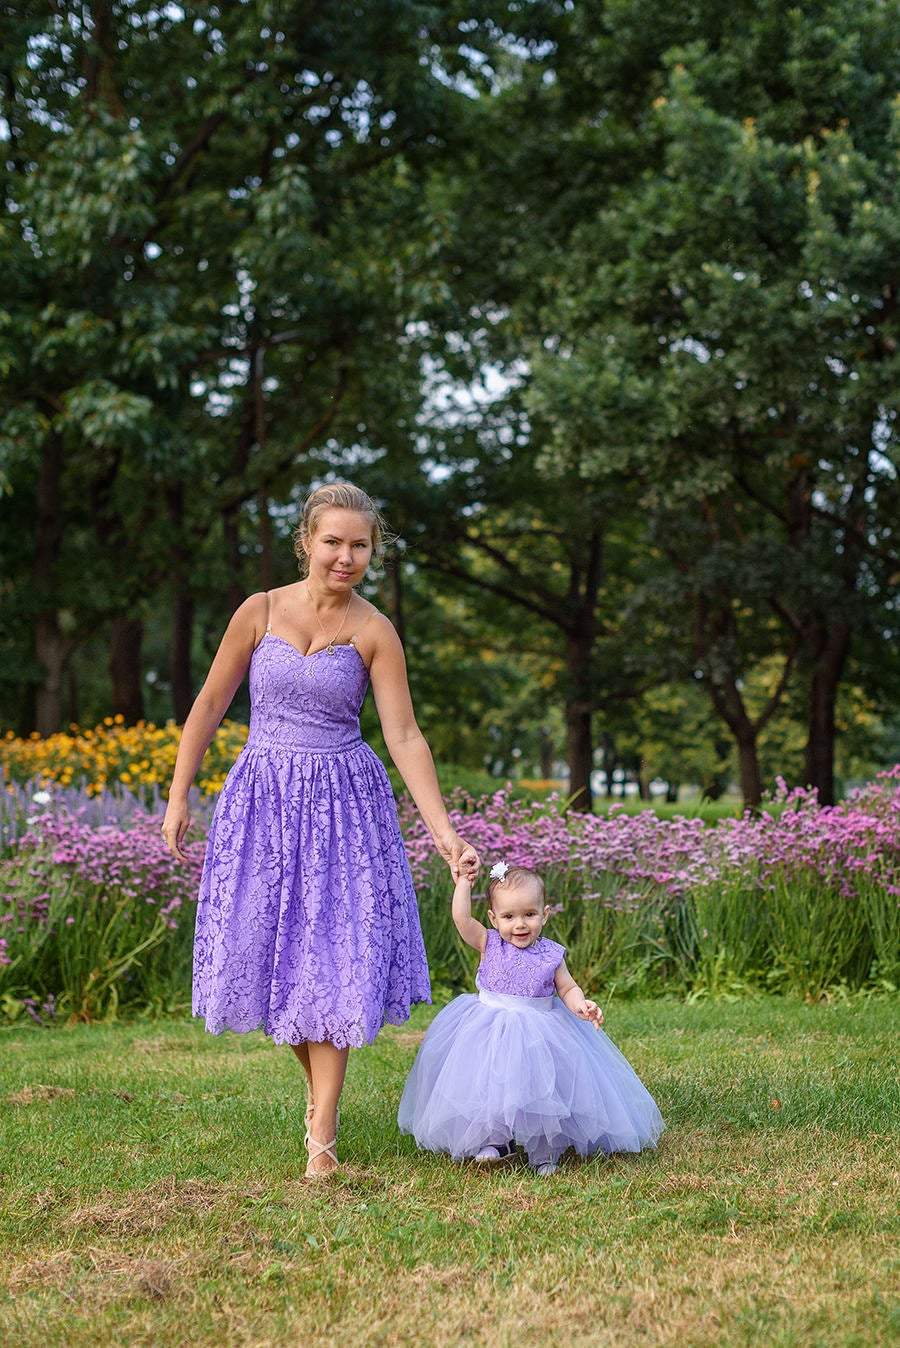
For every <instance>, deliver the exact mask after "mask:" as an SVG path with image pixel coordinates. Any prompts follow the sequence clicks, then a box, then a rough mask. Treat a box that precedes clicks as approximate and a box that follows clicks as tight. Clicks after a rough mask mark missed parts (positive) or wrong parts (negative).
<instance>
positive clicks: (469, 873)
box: [458, 855, 481, 882]
mask: <svg viewBox="0 0 900 1348" xmlns="http://www.w3.org/2000/svg"><path fill="white" fill-rule="evenodd" d="M458 864H459V874H460V878H461V879H463V880H468V881H470V882H471V881H472V880H474V879H475V877H476V875H477V874H478V872H479V871H480V870H481V862H480V861H479V860H478V857H477V856H475V855H470V856H466V855H464V856H462V857H460V859H459V863H458Z"/></svg>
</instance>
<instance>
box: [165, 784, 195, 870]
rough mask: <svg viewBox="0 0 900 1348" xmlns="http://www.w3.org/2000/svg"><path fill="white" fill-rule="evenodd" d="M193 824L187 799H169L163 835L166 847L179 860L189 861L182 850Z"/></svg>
mask: <svg viewBox="0 0 900 1348" xmlns="http://www.w3.org/2000/svg"><path fill="white" fill-rule="evenodd" d="M190 826H191V815H190V811H189V810H188V805H187V801H186V800H171V799H170V800H169V803H168V805H167V806H166V815H165V818H164V819H163V822H162V835H163V838H164V839H165V843H166V847H168V849H169V851H170V852H171V853H172V856H173V857H177V858H178V860H179V861H187V856H186V855H185V853H184V852H183V851H182V846H181V845H182V843H183V841H184V835H185V834H186V833H187V831H188V829H189V828H190Z"/></svg>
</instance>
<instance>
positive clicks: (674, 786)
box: [666, 782, 681, 805]
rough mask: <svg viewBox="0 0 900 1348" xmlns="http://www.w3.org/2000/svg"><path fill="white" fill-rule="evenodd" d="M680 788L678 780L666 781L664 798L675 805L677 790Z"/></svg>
mask: <svg viewBox="0 0 900 1348" xmlns="http://www.w3.org/2000/svg"><path fill="white" fill-rule="evenodd" d="M680 789H681V783H680V782H666V800H667V801H668V803H669V804H670V805H675V804H676V803H677V801H678V792H679V790H680Z"/></svg>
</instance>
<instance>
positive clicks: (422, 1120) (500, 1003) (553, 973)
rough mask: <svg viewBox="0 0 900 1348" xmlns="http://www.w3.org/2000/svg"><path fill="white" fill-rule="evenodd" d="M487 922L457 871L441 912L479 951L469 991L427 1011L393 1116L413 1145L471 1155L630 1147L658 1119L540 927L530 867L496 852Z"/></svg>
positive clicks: (550, 1167)
mask: <svg viewBox="0 0 900 1348" xmlns="http://www.w3.org/2000/svg"><path fill="white" fill-rule="evenodd" d="M490 876H491V879H490V885H489V888H488V917H489V919H490V923H491V928H490V930H488V929H487V928H486V927H484V926H483V925H482V924H481V923H480V922H478V921H477V920H476V919H475V918H474V917H473V916H472V882H471V879H470V878H469V877H468V876H460V879H459V880H458V881H457V884H456V888H455V889H454V892H453V921H454V922H455V924H456V929H457V931H458V932H459V934H460V936H461V937H462V939H463V940H464V941H465V942H466V944H467V945H470V946H472V947H473V949H475V950H477V951H478V952H479V954H480V955H481V963H480V964H479V966H478V973H477V975H476V978H475V983H476V987H477V988H478V993H477V995H476V994H473V993H465V994H464V995H463V996H461V997H457V998H455V1000H454V1001H452V1002H451V1003H450V1004H449V1005H448V1006H445V1007H444V1009H443V1010H442V1011H440V1012H439V1013H438V1015H437V1016H435V1018H434V1020H433V1021H432V1023H431V1026H430V1028H429V1030H428V1032H427V1034H426V1035H425V1038H424V1040H423V1042H422V1045H421V1047H420V1049H419V1052H418V1055H417V1057H416V1061H415V1063H414V1064H413V1068H412V1071H411V1072H410V1074H409V1077H408V1078H407V1082H406V1086H405V1088H404V1091H403V1097H402V1099H401V1101H400V1110H399V1115H398V1122H399V1125H400V1128H401V1130H402V1131H403V1132H405V1133H411V1134H412V1135H413V1136H414V1137H415V1139H416V1142H417V1143H418V1144H419V1146H420V1147H424V1148H425V1149H426V1150H428V1151H446V1152H449V1153H450V1155H451V1156H452V1157H454V1158H455V1159H456V1160H462V1159H463V1158H471V1159H474V1160H476V1161H479V1162H481V1163H483V1164H495V1163H497V1162H499V1161H505V1160H508V1159H510V1158H511V1157H512V1156H513V1155H514V1154H515V1149H516V1146H517V1145H518V1146H520V1147H522V1148H524V1150H525V1153H526V1155H527V1157H528V1161H529V1164H530V1165H531V1166H532V1167H533V1168H534V1169H535V1170H536V1171H537V1172H538V1173H539V1174H541V1175H552V1174H553V1172H554V1171H555V1170H556V1166H557V1162H558V1161H559V1158H560V1157H561V1156H562V1154H563V1152H564V1151H566V1150H567V1148H569V1147H574V1149H575V1151H576V1152H578V1154H579V1155H580V1156H592V1155H593V1154H594V1153H596V1152H598V1151H603V1152H613V1151H640V1150H641V1149H642V1148H643V1147H651V1146H655V1144H656V1142H657V1139H658V1138H659V1135H660V1133H661V1132H662V1130H663V1121H662V1118H661V1117H660V1113H659V1110H658V1109H657V1107H656V1104H655V1102H654V1100H653V1097H652V1096H651V1095H650V1094H649V1092H648V1091H647V1090H646V1089H645V1087H644V1086H643V1085H642V1084H641V1082H640V1081H639V1080H638V1077H637V1076H636V1075H635V1072H634V1071H633V1069H632V1067H631V1066H630V1064H629V1063H628V1061H627V1059H626V1058H625V1057H624V1056H623V1055H622V1054H621V1053H620V1052H619V1050H618V1049H617V1048H616V1047H615V1045H614V1044H613V1043H612V1042H611V1040H609V1039H608V1038H607V1037H606V1035H605V1034H604V1033H603V1031H602V1030H601V1028H600V1027H601V1025H602V1023H603V1013H602V1011H601V1010H600V1008H599V1007H598V1006H597V1005H596V1003H595V1002H592V1001H590V1000H589V999H588V998H586V997H585V995H584V993H583V992H582V990H581V988H580V987H579V986H578V984H577V983H576V982H575V980H574V978H573V977H572V975H571V974H570V973H569V971H568V969H567V968H566V964H565V959H564V956H565V953H566V952H565V947H564V946H561V945H559V944H558V943H557V942H556V941H551V940H549V939H548V938H547V937H546V936H544V935H543V934H542V933H543V928H544V923H545V922H546V921H547V918H548V917H549V914H550V908H549V906H548V904H547V903H546V901H545V898H544V884H543V881H542V880H541V877H540V876H539V875H538V874H537V873H536V872H535V871H531V870H527V869H526V868H525V867H523V866H514V867H512V868H510V867H509V866H507V864H506V863H505V862H498V863H497V865H495V866H493V867H492V869H491V872H490Z"/></svg>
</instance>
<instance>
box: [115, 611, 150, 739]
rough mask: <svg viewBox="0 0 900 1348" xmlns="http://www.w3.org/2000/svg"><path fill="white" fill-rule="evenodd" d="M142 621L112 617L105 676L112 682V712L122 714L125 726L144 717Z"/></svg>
mask: <svg viewBox="0 0 900 1348" xmlns="http://www.w3.org/2000/svg"><path fill="white" fill-rule="evenodd" d="M143 636H144V624H143V622H142V621H141V619H140V618H126V617H116V618H113V623H112V632H111V634H110V642H109V677H110V679H111V681H112V710H113V715H115V714H117V713H118V714H119V715H121V716H124V718H125V723H126V725H134V723H135V721H142V720H143V719H144V696H143V684H142V680H141V642H142V641H143Z"/></svg>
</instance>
